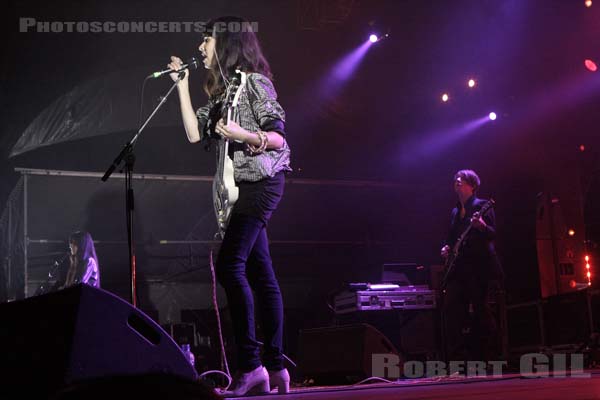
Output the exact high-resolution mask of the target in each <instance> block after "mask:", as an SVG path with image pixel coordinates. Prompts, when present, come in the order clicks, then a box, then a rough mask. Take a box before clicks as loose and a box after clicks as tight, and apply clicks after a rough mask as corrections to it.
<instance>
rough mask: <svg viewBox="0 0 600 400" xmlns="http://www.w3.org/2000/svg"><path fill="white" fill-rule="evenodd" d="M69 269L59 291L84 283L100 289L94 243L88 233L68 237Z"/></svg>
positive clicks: (98, 267)
mask: <svg viewBox="0 0 600 400" xmlns="http://www.w3.org/2000/svg"><path fill="white" fill-rule="evenodd" d="M69 248H70V250H71V255H70V256H69V268H68V269H67V271H66V276H65V278H64V283H63V284H62V286H61V287H60V289H64V288H67V287H69V286H73V285H76V284H78V283H85V284H86V285H90V286H93V287H96V288H99V287H100V266H99V264H98V256H97V255H96V249H95V247H94V241H93V240H92V236H91V235H90V234H89V232H85V231H77V232H73V233H72V234H71V235H70V236H69Z"/></svg>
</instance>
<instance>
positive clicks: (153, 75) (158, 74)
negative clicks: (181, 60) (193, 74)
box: [148, 57, 198, 78]
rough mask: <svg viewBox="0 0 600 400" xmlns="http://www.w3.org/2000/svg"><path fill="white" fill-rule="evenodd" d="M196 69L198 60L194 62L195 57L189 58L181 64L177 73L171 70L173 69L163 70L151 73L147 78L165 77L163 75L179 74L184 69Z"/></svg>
mask: <svg viewBox="0 0 600 400" xmlns="http://www.w3.org/2000/svg"><path fill="white" fill-rule="evenodd" d="M196 68H198V60H196V58H195V57H192V58H190V59H189V60H188V61H187V63H186V64H183V65H182V66H181V68H180V69H178V70H177V71H175V70H173V69H170V68H169V69H163V70H162V71H158V72H153V73H151V74H150V75H148V78H160V77H161V76H163V75H165V74H170V73H173V72H181V71H183V70H186V69H196Z"/></svg>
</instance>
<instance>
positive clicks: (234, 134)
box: [215, 119, 250, 142]
mask: <svg viewBox="0 0 600 400" xmlns="http://www.w3.org/2000/svg"><path fill="white" fill-rule="evenodd" d="M215 131H216V132H217V133H218V134H219V135H221V136H222V137H223V138H225V139H229V140H237V141H238V142H245V141H246V140H247V138H248V136H249V135H250V132H248V131H247V130H245V129H244V128H242V127H241V126H239V125H238V124H236V123H235V122H233V121H229V124H228V125H225V121H223V119H220V120H219V122H217V126H216V127H215Z"/></svg>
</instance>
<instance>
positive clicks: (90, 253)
mask: <svg viewBox="0 0 600 400" xmlns="http://www.w3.org/2000/svg"><path fill="white" fill-rule="evenodd" d="M69 243H73V244H75V245H76V246H77V254H76V255H75V257H72V262H73V263H75V264H76V266H77V267H78V268H79V267H81V266H85V265H87V263H88V260H89V259H90V258H93V259H94V261H95V262H96V265H98V256H97V255H96V248H95V247H94V241H93V240H92V235H90V234H89V232H85V231H77V232H73V233H72V234H71V235H70V236H69Z"/></svg>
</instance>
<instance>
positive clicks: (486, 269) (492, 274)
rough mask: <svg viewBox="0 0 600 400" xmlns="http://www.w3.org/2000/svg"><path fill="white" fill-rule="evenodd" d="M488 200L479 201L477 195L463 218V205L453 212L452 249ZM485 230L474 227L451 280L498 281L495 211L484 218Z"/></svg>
mask: <svg viewBox="0 0 600 400" xmlns="http://www.w3.org/2000/svg"><path fill="white" fill-rule="evenodd" d="M486 202H487V200H483V199H479V198H477V197H475V196H474V195H473V196H471V197H470V198H469V199H468V200H467V202H466V203H465V216H464V217H463V218H461V217H460V213H461V209H462V206H461V204H460V203H458V204H457V205H456V207H455V208H454V209H453V210H452V214H451V217H450V230H449V232H448V237H447V240H446V244H447V245H449V246H450V248H452V247H453V246H454V244H455V243H456V241H457V240H458V238H459V237H460V235H461V234H462V233H463V232H464V231H465V229H467V227H468V226H469V224H470V223H471V218H472V217H473V214H474V213H475V212H477V211H479V210H481V207H483V205H484V204H485V203H486ZM483 220H484V222H485V223H486V225H487V226H486V228H485V229H484V230H483V231H481V230H479V229H477V228H475V227H473V228H471V232H470V233H469V234H468V236H467V237H466V239H465V241H464V243H463V246H462V247H461V248H460V249H459V255H458V257H457V259H456V262H455V265H454V267H453V271H452V273H451V274H450V277H449V278H450V279H463V278H468V277H476V278H480V279H492V278H497V277H498V276H499V275H498V274H501V271H500V270H499V268H500V266H499V263H498V262H497V256H496V250H495V247H494V239H495V238H496V216H495V214H494V209H493V208H490V209H489V210H488V212H487V213H486V214H485V215H484V216H483Z"/></svg>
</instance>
